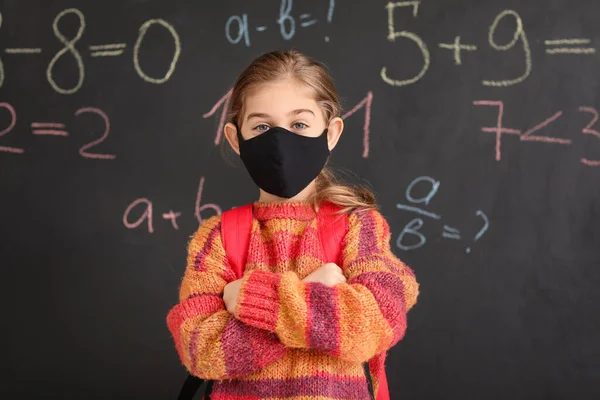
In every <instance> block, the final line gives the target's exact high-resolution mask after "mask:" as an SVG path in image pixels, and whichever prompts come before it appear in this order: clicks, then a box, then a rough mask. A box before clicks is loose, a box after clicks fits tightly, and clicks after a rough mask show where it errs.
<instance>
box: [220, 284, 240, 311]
mask: <svg viewBox="0 0 600 400" xmlns="http://www.w3.org/2000/svg"><path fill="white" fill-rule="evenodd" d="M241 287H242V280H241V279H238V280H237V281H233V282H229V283H228V284H227V285H225V289H223V301H224V302H225V307H226V308H227V311H229V313H230V314H231V315H233V313H234V312H235V306H236V305H237V299H238V295H239V294H240V288H241Z"/></svg>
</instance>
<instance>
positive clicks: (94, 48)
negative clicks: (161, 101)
mask: <svg viewBox="0 0 600 400" xmlns="http://www.w3.org/2000/svg"><path fill="white" fill-rule="evenodd" d="M68 15H75V16H76V17H77V19H78V24H77V31H76V32H75V33H74V35H73V37H72V38H68V37H67V36H65V35H64V34H63V33H62V32H61V30H60V28H59V24H60V23H61V20H62V19H63V18H64V17H66V16H68ZM153 25H160V26H162V27H164V28H165V29H166V30H167V31H168V32H169V34H170V35H171V36H172V38H173V44H174V52H173V56H172V58H171V61H170V63H169V67H168V69H167V71H166V72H165V74H164V75H163V76H162V77H152V76H149V75H148V74H147V73H146V72H144V70H143V69H142V66H141V65H140V51H141V48H142V44H143V42H144V37H145V36H146V33H147V32H148V29H150V28H151V27H152V26H153ZM1 26H2V19H1V17H0V27H1ZM85 28H86V21H85V16H84V14H83V13H82V12H81V11H80V10H78V9H77V8H68V9H65V10H63V11H61V12H60V13H58V14H57V15H56V17H55V18H54V21H53V23H52V29H53V31H54V35H55V36H56V38H57V39H58V40H59V41H60V42H61V43H62V44H63V47H62V48H61V49H60V50H59V51H58V52H57V53H56V54H54V56H53V57H52V59H51V60H50V62H49V63H48V67H47V68H46V79H47V80H48V83H49V84H50V86H51V87H52V89H54V90H55V91H56V92H58V93H60V94H68V95H70V94H74V93H76V92H78V91H79V90H80V89H81V87H82V86H83V83H84V80H85V72H86V69H85V64H84V62H83V56H82V55H81V53H80V52H79V50H77V48H76V44H77V42H79V41H80V39H81V38H82V37H83V34H84V32H85ZM126 48H127V43H108V44H97V45H91V46H88V49H89V50H90V55H91V57H93V58H99V57H116V56H120V55H123V54H124V52H125V49H126ZM41 52H42V49H41V48H38V47H23V48H20V47H10V48H5V49H4V53H6V54H10V55H19V54H25V55H27V54H29V55H31V54H40V53H41ZM180 55H181V39H180V38H179V35H178V34H177V31H176V30H175V28H174V27H173V26H172V25H171V24H169V23H168V22H167V21H165V20H163V19H160V18H159V19H151V20H148V21H146V22H144V23H143V24H142V25H141V27H140V29H139V34H138V37H137V39H136V41H135V44H134V46H133V66H134V69H135V71H136V72H137V74H138V75H139V77H140V78H142V79H143V80H144V81H146V82H149V83H154V84H162V83H165V82H167V81H168V80H169V79H170V78H171V77H172V75H173V73H174V71H175V68H176V66H177V62H178V61H179V57H180ZM63 56H72V57H73V59H74V60H75V63H76V65H77V76H76V82H75V83H73V84H72V85H71V86H66V85H65V84H64V83H63V84H59V83H58V82H57V81H56V79H55V75H56V71H55V68H56V63H57V62H58V61H59V60H60V59H61V58H62V57H63ZM4 78H5V71H4V64H3V61H2V59H1V58H0V87H2V84H3V83H4Z"/></svg>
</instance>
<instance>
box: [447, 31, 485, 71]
mask: <svg viewBox="0 0 600 400" xmlns="http://www.w3.org/2000/svg"><path fill="white" fill-rule="evenodd" d="M440 47H441V48H442V49H448V50H454V65H462V58H461V54H462V53H461V52H462V51H463V50H465V51H475V50H477V46H474V45H470V44H461V43H460V36H457V37H456V39H454V43H452V44H450V43H440Z"/></svg>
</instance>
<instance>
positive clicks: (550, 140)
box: [521, 111, 572, 144]
mask: <svg viewBox="0 0 600 400" xmlns="http://www.w3.org/2000/svg"><path fill="white" fill-rule="evenodd" d="M562 114H563V113H562V111H559V112H557V113H556V114H554V115H553V116H551V117H550V118H548V119H547V120H545V121H544V122H542V123H540V124H538V125H536V126H535V127H533V128H531V129H530V130H528V131H527V132H525V133H524V134H523V136H521V141H523V142H542V143H558V144H571V142H572V140H570V139H559V138H552V137H548V136H532V134H533V133H535V132H537V131H539V130H541V129H542V128H544V127H546V126H548V125H550V124H551V123H552V122H554V121H556V120H557V119H558V118H560V117H561V116H562Z"/></svg>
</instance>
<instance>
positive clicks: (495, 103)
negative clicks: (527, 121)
mask: <svg viewBox="0 0 600 400" xmlns="http://www.w3.org/2000/svg"><path fill="white" fill-rule="evenodd" d="M473 104H474V105H476V106H495V107H498V120H497V122H496V126H495V127H494V128H481V130H482V131H483V132H492V133H495V134H496V161H500V158H501V157H502V152H501V149H500V145H501V142H502V134H503V133H509V134H513V135H520V134H521V131H519V130H517V129H509V128H503V127H502V118H503V117H504V102H502V101H491V100H478V101H474V102H473Z"/></svg>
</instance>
